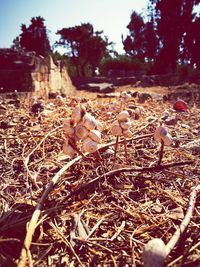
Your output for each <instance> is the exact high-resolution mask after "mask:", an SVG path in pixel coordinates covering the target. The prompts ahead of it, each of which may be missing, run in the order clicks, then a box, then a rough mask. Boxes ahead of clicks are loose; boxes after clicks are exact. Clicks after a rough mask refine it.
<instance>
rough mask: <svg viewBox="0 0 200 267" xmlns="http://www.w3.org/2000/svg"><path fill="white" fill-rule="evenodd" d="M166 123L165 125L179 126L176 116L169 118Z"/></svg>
mask: <svg viewBox="0 0 200 267" xmlns="http://www.w3.org/2000/svg"><path fill="white" fill-rule="evenodd" d="M164 121H165V124H167V125H176V124H177V118H176V116H171V117H168V118H166V119H165V120H164Z"/></svg>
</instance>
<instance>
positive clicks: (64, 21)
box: [0, 0, 148, 53]
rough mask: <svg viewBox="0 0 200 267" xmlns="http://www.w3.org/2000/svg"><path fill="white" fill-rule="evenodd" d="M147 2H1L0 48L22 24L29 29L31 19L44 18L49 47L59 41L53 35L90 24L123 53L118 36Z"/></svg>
mask: <svg viewBox="0 0 200 267" xmlns="http://www.w3.org/2000/svg"><path fill="white" fill-rule="evenodd" d="M147 3H148V0H0V48H7V47H10V46H11V45H12V42H13V39H14V38H15V37H16V36H18V35H19V34H20V33H21V29H20V26H21V24H26V26H29V24H30V20H31V18H32V17H36V16H41V17H43V18H44V19H45V26H46V28H47V29H48V34H49V39H50V42H51V44H53V43H54V42H55V41H56V40H58V39H59V35H56V34H55V33H56V32H57V31H58V30H60V29H62V28H68V27H74V26H77V25H80V24H81V23H87V22H90V23H91V24H92V25H93V27H94V30H95V31H97V30H98V31H101V30H103V35H105V36H107V37H108V40H109V41H110V42H114V43H115V46H114V48H115V50H116V51H118V52H119V53H124V50H123V45H122V41H121V35H122V34H123V35H124V36H126V35H127V34H128V30H127V28H126V26H127V25H128V23H129V22H130V16H131V13H132V11H134V10H135V11H137V12H138V13H142V12H146V8H147Z"/></svg>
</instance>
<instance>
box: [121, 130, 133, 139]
mask: <svg viewBox="0 0 200 267" xmlns="http://www.w3.org/2000/svg"><path fill="white" fill-rule="evenodd" d="M123 136H124V137H126V138H131V137H132V136H133V133H132V132H131V131H130V130H123Z"/></svg>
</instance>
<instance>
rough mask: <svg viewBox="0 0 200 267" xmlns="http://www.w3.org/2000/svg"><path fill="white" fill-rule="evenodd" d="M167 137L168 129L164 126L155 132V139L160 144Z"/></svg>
mask: <svg viewBox="0 0 200 267" xmlns="http://www.w3.org/2000/svg"><path fill="white" fill-rule="evenodd" d="M166 135H167V129H166V128H165V127H163V126H159V127H157V128H156V130H155V133H154V139H155V141H156V142H160V141H161V139H162V138H163V137H164V136H166Z"/></svg>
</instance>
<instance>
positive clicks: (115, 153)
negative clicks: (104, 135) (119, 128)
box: [113, 136, 119, 166]
mask: <svg viewBox="0 0 200 267" xmlns="http://www.w3.org/2000/svg"><path fill="white" fill-rule="evenodd" d="M118 144H119V136H117V137H116V143H115V149H114V159H113V166H114V165H115V161H116V157H117V148H118Z"/></svg>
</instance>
